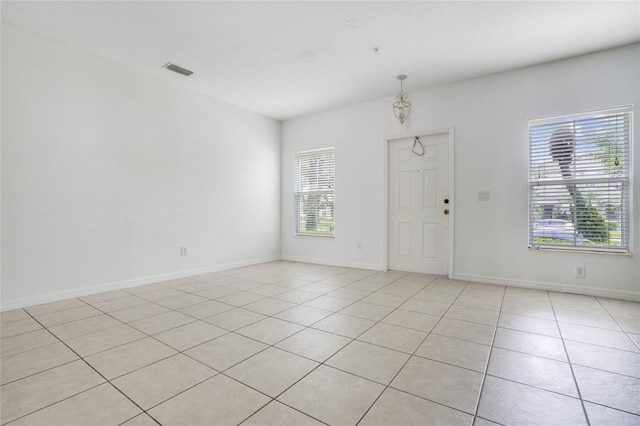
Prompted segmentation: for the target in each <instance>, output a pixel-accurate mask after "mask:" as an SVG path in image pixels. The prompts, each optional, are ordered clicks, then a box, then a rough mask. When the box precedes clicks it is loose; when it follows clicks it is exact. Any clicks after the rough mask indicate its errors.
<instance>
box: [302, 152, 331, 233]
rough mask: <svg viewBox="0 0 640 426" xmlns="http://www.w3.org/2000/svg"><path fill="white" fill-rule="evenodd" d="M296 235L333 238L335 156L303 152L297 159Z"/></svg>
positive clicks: (327, 153) (329, 153)
mask: <svg viewBox="0 0 640 426" xmlns="http://www.w3.org/2000/svg"><path fill="white" fill-rule="evenodd" d="M293 187H294V232H295V233H296V234H299V235H325V236H332V235H334V223H335V194H334V189H335V152H334V149H333V148H329V149H322V150H316V151H306V152H300V153H297V154H296V155H295V159H294V184H293Z"/></svg>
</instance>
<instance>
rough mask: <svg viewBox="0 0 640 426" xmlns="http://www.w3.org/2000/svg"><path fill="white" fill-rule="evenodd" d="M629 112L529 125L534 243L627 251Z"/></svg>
mask: <svg viewBox="0 0 640 426" xmlns="http://www.w3.org/2000/svg"><path fill="white" fill-rule="evenodd" d="M630 132H631V112H630V109H629V108H625V109H617V110H608V111H601V112H597V113H590V114H581V115H575V116H570V117H563V118H556V119H547V120H534V121H531V122H530V123H529V141H530V156H529V243H530V245H532V246H540V247H545V246H559V247H563V246H565V247H566V246H573V247H581V248H585V249H595V250H610V251H628V249H629V237H630V228H629V226H630V205H629V201H630V197H629V184H630V178H629V176H630V167H631V161H630V160H631V158H630V139H631V135H630Z"/></svg>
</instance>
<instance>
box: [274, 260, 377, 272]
mask: <svg viewBox="0 0 640 426" xmlns="http://www.w3.org/2000/svg"><path fill="white" fill-rule="evenodd" d="M281 259H282V260H288V261H290V262H302V263H312V264H314V265H327V266H341V267H344V268H355V269H367V270H371V271H384V270H385V269H383V268H382V266H381V265H375V264H370V263H358V262H349V261H344V260H337V259H317V258H310V257H300V256H282V257H281Z"/></svg>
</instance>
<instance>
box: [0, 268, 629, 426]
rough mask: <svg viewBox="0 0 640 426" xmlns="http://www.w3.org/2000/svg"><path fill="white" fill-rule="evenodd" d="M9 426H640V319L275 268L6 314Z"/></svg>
mask: <svg viewBox="0 0 640 426" xmlns="http://www.w3.org/2000/svg"><path fill="white" fill-rule="evenodd" d="M1 327H2V341H1V349H2V359H1V361H2V362H1V368H2V369H1V376H0V377H1V380H2V383H1V384H2V387H1V397H2V405H1V411H0V420H1V423H2V424H10V425H47V426H52V425H65V426H68V425H128V426H132V425H155V424H162V425H189V426H190V425H199V424H201V425H226V424H229V425H234V424H243V425H275V424H282V425H307V424H308V425H320V424H331V425H353V424H362V425H394V426H395V425H429V424H434V425H458V424H460V425H471V424H476V425H490V424H504V425H509V424H536V425H552V424H561V425H579V424H584V425H587V424H591V425H594V426H595V425H600V424H612V425H640V304H639V303H634V302H625V301H620V300H613V299H605V298H596V297H590V296H581V295H571V294H563V293H553V292H546V291H538V290H527V289H521V288H512V287H504V286H498V285H489V284H478V283H468V282H462V281H455V280H447V279H444V278H442V277H433V276H425V275H414V274H404V273H398V272H375V271H366V270H359V269H350V268H339V267H329V266H320V265H310V264H303V263H294V262H284V261H283V262H272V263H266V264H261V265H255V266H250V267H245V268H238V269H232V270H227V271H222V272H217V273H210V274H205V275H201V276H194V277H189V278H183V279H178V280H173V281H165V282H159V283H155V284H150V285H144V286H140V287H135V288H129V289H125V290H116V291H110V292H106V293H100V294H94V295H90V296H87V297H81V298H78V299H70V300H64V301H60V302H54V303H48V304H44V305H39V306H32V307H29V308H25V309H19V310H15V311H9V312H3V313H2V319H1Z"/></svg>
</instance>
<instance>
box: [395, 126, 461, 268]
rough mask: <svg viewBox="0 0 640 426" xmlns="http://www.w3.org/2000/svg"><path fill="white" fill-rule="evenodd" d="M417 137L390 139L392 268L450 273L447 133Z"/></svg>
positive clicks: (450, 203) (450, 205) (450, 211)
mask: <svg viewBox="0 0 640 426" xmlns="http://www.w3.org/2000/svg"><path fill="white" fill-rule="evenodd" d="M419 139H420V142H421V144H422V145H421V144H420V143H418V142H416V141H415V138H413V137H411V138H405V139H396V140H391V141H389V157H388V158H389V269H391V270H396V271H406V272H417V273H423V274H434V275H447V274H448V271H449V243H450V242H449V221H450V220H452V219H451V218H452V213H453V211H452V204H453V203H452V202H451V201H452V200H449V133H438V134H433V135H425V136H420V138H419ZM414 143H415V144H414ZM420 154H422V155H420Z"/></svg>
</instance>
